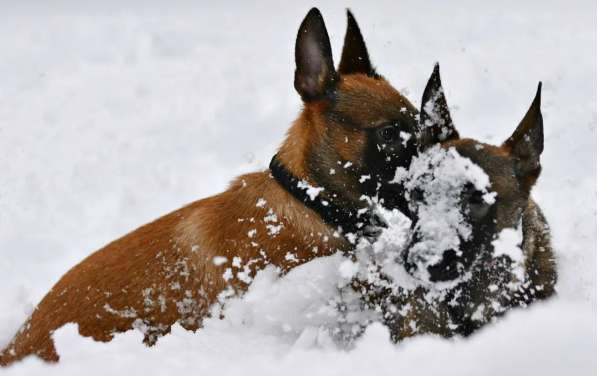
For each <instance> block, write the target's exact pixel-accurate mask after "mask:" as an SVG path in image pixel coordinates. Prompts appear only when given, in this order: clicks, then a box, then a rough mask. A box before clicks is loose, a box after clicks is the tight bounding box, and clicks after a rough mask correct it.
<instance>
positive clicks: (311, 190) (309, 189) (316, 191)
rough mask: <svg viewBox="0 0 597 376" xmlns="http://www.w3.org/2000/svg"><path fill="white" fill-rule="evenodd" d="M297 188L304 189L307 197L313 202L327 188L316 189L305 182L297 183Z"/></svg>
mask: <svg viewBox="0 0 597 376" xmlns="http://www.w3.org/2000/svg"><path fill="white" fill-rule="evenodd" d="M297 187H299V188H301V189H304V190H305V193H307V196H309V198H310V199H311V201H314V200H315V198H316V197H317V196H319V194H320V193H321V192H323V191H324V189H325V188H323V187H314V186H312V185H311V184H309V183H307V182H306V181H304V180H301V181H299V182H298V183H297Z"/></svg>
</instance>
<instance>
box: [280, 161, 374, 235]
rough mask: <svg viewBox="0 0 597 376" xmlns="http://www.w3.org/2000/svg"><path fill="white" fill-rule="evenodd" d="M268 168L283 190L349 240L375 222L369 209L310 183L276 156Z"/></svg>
mask: <svg viewBox="0 0 597 376" xmlns="http://www.w3.org/2000/svg"><path fill="white" fill-rule="evenodd" d="M269 167H270V172H271V174H272V176H273V178H274V179H275V180H276V181H277V182H278V184H280V186H281V187H282V188H283V189H284V190H286V191H287V192H289V193H290V194H291V195H292V196H293V197H294V198H295V199H297V200H298V201H299V202H301V203H302V204H303V205H305V206H306V207H308V208H309V209H311V210H313V211H314V212H316V213H317V214H318V215H319V216H320V218H321V219H322V220H323V221H324V222H325V223H326V224H328V225H330V226H332V227H333V228H334V229H337V230H338V231H339V233H341V234H343V235H345V236H346V237H347V238H348V239H349V241H351V242H355V241H356V240H357V239H358V238H359V237H361V236H363V230H364V229H365V228H366V226H368V225H373V224H374V222H375V219H374V218H373V216H374V215H373V214H372V213H371V210H369V208H364V209H363V208H359V207H358V206H356V205H354V206H352V205H345V202H346V200H345V199H343V197H342V195H341V194H340V193H339V192H333V191H330V190H327V191H326V187H317V186H312V185H310V184H309V182H308V181H306V180H303V179H300V178H298V177H297V176H295V175H294V174H293V173H292V172H290V171H289V170H288V169H287V168H286V167H285V166H284V164H283V163H282V162H281V161H280V160H279V159H278V157H277V155H274V157H273V158H272V160H271V162H270V166H269ZM323 192H325V194H324V193H323Z"/></svg>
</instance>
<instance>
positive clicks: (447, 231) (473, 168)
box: [404, 145, 491, 281]
mask: <svg viewBox="0 0 597 376" xmlns="http://www.w3.org/2000/svg"><path fill="white" fill-rule="evenodd" d="M467 184H472V185H473V186H474V187H475V188H476V189H477V190H478V191H480V192H482V193H483V195H484V196H485V195H487V194H489V193H491V192H490V189H491V185H490V183H489V177H488V176H487V174H486V173H485V172H484V171H483V170H482V169H481V167H479V166H478V165H476V164H475V163H473V162H472V161H471V160H470V159H468V158H465V157H462V156H461V155H459V154H458V152H457V151H456V150H455V149H454V148H449V149H448V150H444V149H441V148H440V147H439V145H436V146H433V147H431V148H430V149H429V150H427V151H425V152H424V153H422V154H421V155H419V156H417V157H415V158H414V159H413V161H412V163H411V165H410V168H409V171H408V174H407V176H406V177H405V180H404V187H405V189H406V190H407V198H408V199H409V206H410V207H411V210H412V211H413V212H415V213H416V214H417V217H418V218H419V220H418V221H417V225H416V228H415V231H416V232H417V234H418V235H419V237H420V239H418V240H417V242H416V244H415V245H414V246H413V247H412V249H411V250H410V252H409V256H408V257H409V260H408V261H409V262H411V263H412V264H414V265H416V266H417V268H416V273H417V274H418V278H419V279H421V280H425V281H429V275H428V274H429V273H428V271H427V267H428V266H430V265H435V264H437V263H439V262H441V260H442V256H443V254H444V251H447V250H455V251H456V252H457V255H460V254H459V253H458V252H462V251H461V250H460V243H461V241H467V240H469V238H470V237H471V234H472V226H471V225H470V223H469V222H468V221H466V220H465V218H464V216H463V213H462V210H461V205H460V204H459V202H460V200H461V193H462V192H463V190H464V188H465V186H466V185H467ZM417 190H418V191H419V192H421V193H420V194H421V195H422V196H423V197H421V198H420V199H417V198H415V197H409V196H412V194H413V192H415V191H417ZM490 197H491V196H490ZM418 201H423V202H422V203H421V202H418Z"/></svg>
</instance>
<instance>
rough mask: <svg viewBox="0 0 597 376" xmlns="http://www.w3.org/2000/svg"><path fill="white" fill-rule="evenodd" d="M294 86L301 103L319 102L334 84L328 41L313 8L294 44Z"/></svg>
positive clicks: (326, 33)
mask: <svg viewBox="0 0 597 376" xmlns="http://www.w3.org/2000/svg"><path fill="white" fill-rule="evenodd" d="M295 60H296V70H295V72H294V87H295V89H296V91H297V92H298V93H299V94H300V95H301V97H302V98H303V101H305V102H308V101H312V100H317V99H320V98H321V97H322V96H324V95H325V94H326V93H327V92H328V91H329V90H330V89H332V88H333V87H334V85H335V83H336V82H337V81H338V74H337V73H336V71H335V69H334V61H333V59H332V47H331V46H330V38H329V37H328V32H327V30H326V28H325V23H324V22H323V17H322V16H321V13H320V12H319V10H318V9H317V8H312V9H311V10H310V11H309V13H307V16H306V17H305V19H304V20H303V22H302V23H301V26H300V28H299V31H298V35H297V37H296V45H295Z"/></svg>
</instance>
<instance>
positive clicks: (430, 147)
mask: <svg viewBox="0 0 597 376" xmlns="http://www.w3.org/2000/svg"><path fill="white" fill-rule="evenodd" d="M420 128H421V134H420V136H419V139H420V140H421V141H420V144H421V146H422V148H423V149H426V150H424V151H423V152H422V153H421V154H420V155H418V156H417V157H416V158H414V159H413V163H412V164H411V166H410V168H409V170H408V172H406V173H405V174H404V175H403V178H402V179H401V180H400V179H399V180H400V183H401V184H403V185H404V187H405V188H404V189H405V195H406V199H407V200H408V201H409V203H408V208H409V210H408V211H407V213H408V215H409V217H410V219H411V220H412V236H411V240H410V242H409V244H407V246H406V248H405V249H404V250H403V251H402V253H401V255H400V256H399V257H398V260H397V261H398V262H399V263H401V264H402V265H404V267H405V269H406V271H407V273H408V274H410V275H411V276H412V279H413V280H415V281H416V283H413V286H415V287H410V288H404V287H403V286H402V287H401V286H398V287H393V286H392V284H391V283H387V281H388V278H387V276H384V275H380V276H379V277H380V278H379V281H381V283H378V286H372V285H370V284H369V285H368V284H363V283H359V282H358V281H356V283H355V287H357V288H358V289H359V290H360V291H362V292H363V293H364V296H365V297H366V300H368V302H369V304H371V305H373V306H377V307H381V310H382V311H383V312H384V319H385V321H386V324H387V325H388V326H389V327H390V329H391V333H392V338H393V339H394V340H395V341H399V340H401V339H403V338H406V337H410V336H412V335H414V334H420V333H434V334H439V335H442V336H445V337H449V336H453V335H464V336H466V335H469V334H471V333H472V332H473V331H474V330H476V329H478V328H480V327H481V326H482V325H484V324H486V323H488V322H491V321H492V320H494V319H495V318H496V317H497V316H499V315H502V314H503V313H504V312H506V310H508V309H509V308H512V307H518V306H526V305H528V304H529V303H531V302H533V301H535V300H538V299H546V298H548V297H550V296H551V295H553V294H554V285H555V283H556V279H557V273H556V265H555V257H554V254H553V251H552V248H551V244H550V235H549V228H548V225H547V222H546V220H545V218H544V216H543V214H542V213H541V210H540V209H539V207H538V206H537V204H536V203H535V202H534V201H533V199H532V198H531V195H530V194H531V188H532V187H533V185H534V184H535V182H536V180H537V178H538V177H539V173H540V171H541V164H540V155H541V153H542V152H543V118H542V115H541V84H539V88H538V90H537V94H536V96H535V99H534V100H533V103H532V104H531V106H530V108H529V110H528V112H527V113H526V115H525V116H524V118H523V119H522V121H521V122H520V124H519V125H518V127H517V128H516V130H515V131H514V133H513V134H512V135H511V136H510V137H509V138H508V139H507V140H506V141H505V142H504V143H503V144H502V145H500V146H493V145H488V144H485V143H481V142H479V141H476V140H473V139H468V138H464V139H461V138H460V137H459V135H458V132H457V131H456V129H455V127H454V124H453V122H452V119H451V117H450V112H449V110H448V105H447V102H446V98H445V96H444V91H443V88H442V86H441V81H440V76H439V66H436V67H435V69H434V71H433V74H432V76H431V78H430V79H429V82H428V84H427V87H426V89H425V92H424V94H423V100H422V107H421V113H420ZM406 280H408V278H406Z"/></svg>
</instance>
